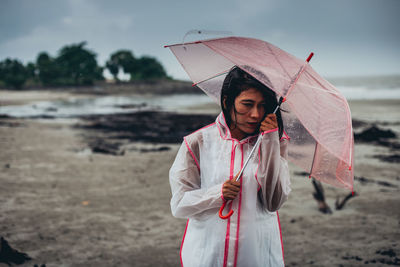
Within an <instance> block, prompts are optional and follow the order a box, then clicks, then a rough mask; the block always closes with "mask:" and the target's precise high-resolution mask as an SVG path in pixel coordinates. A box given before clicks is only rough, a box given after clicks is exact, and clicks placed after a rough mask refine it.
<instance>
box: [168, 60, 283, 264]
mask: <svg viewBox="0 0 400 267" xmlns="http://www.w3.org/2000/svg"><path fill="white" fill-rule="evenodd" d="M276 106H277V100H276V96H275V93H274V92H273V91H271V90H270V89H268V88H267V87H265V86H264V85H263V84H261V83H260V82H258V81H257V80H255V79H254V78H252V77H251V76H250V75H249V74H247V73H245V72H244V71H242V70H241V69H239V68H237V67H235V68H233V69H232V70H231V71H230V72H229V73H228V75H227V76H226V78H225V80H224V83H223V86H222V90H221V107H222V112H221V114H220V115H219V116H218V117H217V119H216V122H215V123H213V124H211V125H208V126H206V127H204V128H202V129H200V130H198V131H196V132H194V133H192V134H190V135H188V136H186V137H184V141H183V143H182V146H181V147H180V149H179V151H178V154H177V156H176V159H175V162H174V163H173V165H172V167H171V170H170V184H171V190H172V199H171V210H172V214H173V215H174V216H175V217H178V218H187V219H188V221H187V224H186V230H185V234H184V237H183V240H182V245H181V263H182V265H183V266H224V267H225V266H253V267H254V266H283V265H284V263H283V246H282V240H281V234H280V225H279V217H278V213H277V210H278V209H279V208H280V207H281V205H282V203H283V202H284V201H286V199H287V197H288V194H289V192H290V187H289V185H290V179H289V170H288V165H287V161H286V157H287V150H286V147H287V142H288V138H287V136H286V135H285V134H284V133H283V126H282V119H281V116H280V111H279V110H278V112H277V113H276V115H275V114H271V113H272V112H273V111H274V110H275V108H276ZM259 132H261V134H262V135H263V137H262V141H261V144H260V147H259V149H258V151H257V155H255V156H254V157H253V158H252V159H251V160H250V162H249V163H248V165H247V167H246V169H245V171H244V173H243V175H242V178H241V179H240V181H239V182H235V181H234V180H235V179H234V178H235V174H237V173H239V171H240V169H241V167H242V166H243V162H244V160H245V159H246V158H247V157H248V155H249V153H250V151H251V149H252V148H253V146H254V144H255V142H256V140H257V136H258V133H259ZM282 136H283V137H282ZM227 200H232V201H230V202H229V203H231V204H228V205H227V208H226V209H225V211H224V213H227V211H228V209H229V208H232V209H233V210H234V213H233V215H232V216H231V217H230V218H229V219H227V220H222V219H221V218H220V217H219V216H218V211H219V208H220V207H221V205H222V204H223V202H224V201H227Z"/></svg>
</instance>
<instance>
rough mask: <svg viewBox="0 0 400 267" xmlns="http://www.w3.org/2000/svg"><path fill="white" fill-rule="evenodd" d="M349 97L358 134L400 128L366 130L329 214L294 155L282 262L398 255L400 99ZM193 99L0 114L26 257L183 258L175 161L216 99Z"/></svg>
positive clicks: (53, 95) (80, 262) (57, 260)
mask: <svg viewBox="0 0 400 267" xmlns="http://www.w3.org/2000/svg"><path fill="white" fill-rule="evenodd" d="M71 94H72V95H74V96H77V97H79V96H78V95H80V96H81V97H82V96H87V95H85V94H77V93H76V92H49V91H29V92H13V91H0V96H1V97H0V99H1V100H0V103H1V105H3V106H4V105H6V104H7V105H10V104H14V105H16V104H23V103H30V102H32V101H38V100H53V99H63V98H66V97H70V96H71ZM349 104H350V108H351V111H352V117H353V120H355V121H357V122H358V123H357V125H354V129H355V132H356V133H362V132H363V131H365V130H367V129H369V128H371V127H372V125H375V126H377V127H378V128H379V129H380V130H382V131H383V130H391V131H392V132H393V133H395V134H396V135H397V137H395V138H389V139H380V142H376V141H364V142H362V141H361V137H360V139H359V140H358V141H357V142H356V145H355V160H354V161H355V165H354V173H355V176H356V178H355V183H354V191H355V193H356V195H355V197H353V198H351V199H349V201H348V202H347V203H346V205H345V206H344V207H343V209H341V210H335V201H336V200H337V198H340V199H343V198H344V197H345V196H346V195H348V194H349V191H347V190H344V189H337V188H334V187H331V186H324V189H325V194H326V198H327V203H328V204H329V205H330V207H331V209H332V211H333V213H332V214H322V213H320V212H319V211H318V207H317V203H316V201H315V200H314V199H313V196H312V193H313V190H314V189H313V186H312V184H311V180H310V179H308V176H307V175H306V174H304V173H302V170H300V169H299V168H297V167H296V166H294V165H292V164H291V165H290V169H291V179H292V193H291V195H290V197H289V200H288V201H287V202H286V203H285V204H284V205H283V207H282V208H281V209H280V211H279V215H280V220H281V227H282V234H283V242H284V254H285V256H284V257H285V264H286V266H364V265H368V266H386V265H400V208H399V207H400V194H399V193H400V164H399V156H400V155H399V154H400V153H399V144H400V100H379V101H372V100H357V101H351V102H349ZM193 110H194V112H193V113H196V116H197V117H196V116H195V115H193V116H192V118H193V120H192V121H190V120H189V119H188V117H182V116H183V115H180V116H178V115H177V116H175V115H174V116H175V117H174V116H165V114H164V115H163V114H162V113H148V114H147V115H146V116H147V117H146V116H138V117H134V115H132V116H131V117H129V116H128V115H125V116H114V117H107V116H97V117H87V118H81V119H62V120H53V119H23V118H20V119H18V118H7V117H3V118H0V147H1V150H0V162H1V164H0V170H1V171H0V203H1V205H0V236H2V237H3V238H4V239H5V240H7V242H8V243H9V244H10V246H12V248H14V249H16V250H18V251H21V252H24V253H27V254H28V255H29V256H30V257H31V258H32V260H29V261H27V262H26V263H24V264H23V265H21V266H34V265H35V264H37V265H38V266H40V265H42V264H45V265H46V266H179V264H180V259H179V248H180V244H181V238H182V235H183V232H184V229H185V223H186V221H185V220H181V219H176V218H174V217H173V216H172V215H171V212H170V207H169V200H170V196H171V193H170V187H169V182H168V170H169V168H170V166H171V164H172V162H173V160H174V157H175V154H176V152H177V149H178V148H179V139H180V138H181V136H180V135H182V134H183V133H184V132H188V131H189V132H190V131H191V130H192V129H193V130H194V129H196V128H198V127H199V126H201V125H206V124H208V122H211V121H213V119H214V117H215V116H216V114H217V113H218V108H217V106H216V105H209V106H199V107H196V108H193ZM196 110H197V111H198V110H207V111H208V112H207V113H208V114H204V115H201V114H198V113H199V112H195V111H196ZM186 113H187V111H186ZM139 117H140V118H141V119H142V120H143V121H138V120H139ZM118 118H119V120H118ZM127 118H130V119H129V121H128V122H127V121H124V119H127ZM145 118H153V121H155V122H158V124H157V125H153V124H151V123H150V122H149V121H145ZM168 118H170V119H168ZM148 120H150V119H148ZM111 122H114V123H115V124H110V123H111ZM185 122H187V125H186V126H185V127H183V126H182V128H179V127H178V128H179V132H177V133H176V134H175V135H174V136H171V137H168V136H166V133H168V132H170V128H168V127H171V125H175V126H176V125H180V126H181V125H185ZM116 123H119V124H118V125H119V127H120V126H121V125H126V124H127V123H144V124H146V123H147V124H146V125H147V126H146V128H145V129H147V131H143V132H137V133H136V135H134V134H132V133H127V132H126V131H122V133H120V134H118V133H119V132H121V131H118V129H119V128H118V127H116ZM129 125H130V124H129ZM152 127H153V128H152ZM154 127H158V128H154ZM154 129H159V130H160V133H159V136H157V135H154ZM161 137H163V139H161ZM177 138H178V139H177ZM155 140H159V141H157V142H156V141H155ZM0 266H8V265H7V264H5V263H0Z"/></svg>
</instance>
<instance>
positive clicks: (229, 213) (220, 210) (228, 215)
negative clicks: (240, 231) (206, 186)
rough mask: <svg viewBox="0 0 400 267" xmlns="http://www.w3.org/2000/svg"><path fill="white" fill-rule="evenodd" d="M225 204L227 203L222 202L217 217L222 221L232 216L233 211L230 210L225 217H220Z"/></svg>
mask: <svg viewBox="0 0 400 267" xmlns="http://www.w3.org/2000/svg"><path fill="white" fill-rule="evenodd" d="M226 203H228V201H224V203H223V204H222V206H221V208H220V209H219V217H220V218H221V219H223V220H226V219H228V218H229V217H231V216H232V214H233V210H232V209H231V210H230V211H229V212H228V214H226V215H225V216H224V215H222V212H223V211H224V209H225V206H226Z"/></svg>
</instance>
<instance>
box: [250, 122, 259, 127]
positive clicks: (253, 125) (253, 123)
mask: <svg viewBox="0 0 400 267" xmlns="http://www.w3.org/2000/svg"><path fill="white" fill-rule="evenodd" d="M247 125H248V126H249V127H250V128H257V127H258V122H248V123H247Z"/></svg>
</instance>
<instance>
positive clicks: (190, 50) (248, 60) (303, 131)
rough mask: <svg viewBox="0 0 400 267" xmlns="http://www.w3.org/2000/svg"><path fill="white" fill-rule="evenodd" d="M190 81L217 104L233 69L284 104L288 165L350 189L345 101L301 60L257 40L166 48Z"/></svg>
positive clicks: (220, 40)
mask: <svg viewBox="0 0 400 267" xmlns="http://www.w3.org/2000/svg"><path fill="white" fill-rule="evenodd" d="M166 47H169V48H170V49H171V51H172V52H173V54H174V55H175V56H176V57H177V59H178V61H179V62H180V63H181V65H182V66H183V68H184V69H185V71H186V72H187V73H188V75H189V77H190V78H191V79H192V81H193V82H194V85H197V86H198V87H199V88H201V89H202V90H203V91H204V92H205V93H206V94H207V95H209V96H210V97H212V98H213V99H214V100H215V101H216V102H217V103H219V101H220V94H221V88H222V83H223V81H224V78H225V76H226V74H227V73H228V72H229V70H230V69H231V68H232V67H234V66H237V67H239V68H241V69H242V70H244V71H246V72H247V73H249V74H250V75H251V76H253V77H254V78H256V79H257V80H259V81H260V82H261V83H263V84H264V85H266V86H267V87H269V88H270V89H272V90H273V91H274V92H275V93H276V94H277V95H278V96H281V97H283V98H285V100H286V101H285V102H284V103H282V105H281V110H283V112H282V119H283V122H284V128H285V131H286V133H287V134H288V136H289V137H290V138H291V144H290V148H289V160H290V161H292V162H293V163H295V164H296V165H298V166H300V167H302V168H303V169H304V170H305V171H306V172H308V173H310V177H314V178H316V179H318V180H320V181H322V182H325V183H328V184H330V185H333V186H336V187H341V188H348V189H351V190H352V189H353V180H354V175H353V168H352V165H353V148H354V140H353V130H352V122H351V114H350V109H349V106H348V103H347V101H346V99H345V98H344V96H343V95H342V94H341V93H340V92H339V90H337V89H336V88H335V87H334V86H333V85H332V84H330V83H329V82H328V81H326V80H325V79H324V78H322V77H321V76H320V75H318V73H317V72H315V71H314V70H313V69H312V68H311V66H310V65H309V64H308V63H307V62H306V61H304V60H300V59H298V58H296V57H294V56H292V55H291V54H289V53H287V52H285V51H283V50H281V49H280V48H278V47H276V46H274V45H272V44H270V43H268V42H265V41H261V40H257V39H252V38H243V37H226V38H218V39H210V40H202V41H196V42H192V43H185V44H176V45H169V46H166Z"/></svg>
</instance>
